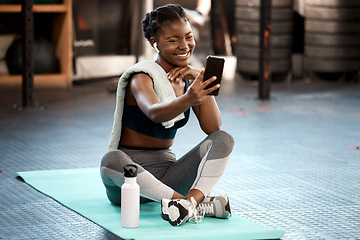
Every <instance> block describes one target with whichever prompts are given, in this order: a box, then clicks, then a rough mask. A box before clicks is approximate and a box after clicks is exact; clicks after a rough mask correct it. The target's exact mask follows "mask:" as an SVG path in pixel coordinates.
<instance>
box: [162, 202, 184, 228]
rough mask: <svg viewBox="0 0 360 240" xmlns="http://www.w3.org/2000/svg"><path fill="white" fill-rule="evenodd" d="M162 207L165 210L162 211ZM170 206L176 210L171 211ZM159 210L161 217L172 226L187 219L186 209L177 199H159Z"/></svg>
mask: <svg viewBox="0 0 360 240" xmlns="http://www.w3.org/2000/svg"><path fill="white" fill-rule="evenodd" d="M164 208H166V209H167V211H164ZM171 208H175V209H177V210H178V211H171ZM169 209H170V211H169ZM161 211H162V214H161V216H162V218H163V219H164V220H165V221H168V222H169V223H170V224H171V225H172V226H174V227H176V226H179V225H181V224H182V223H184V222H186V221H187V216H188V210H187V209H186V208H184V207H183V206H182V205H181V204H180V203H178V202H177V201H173V200H167V199H163V200H161Z"/></svg>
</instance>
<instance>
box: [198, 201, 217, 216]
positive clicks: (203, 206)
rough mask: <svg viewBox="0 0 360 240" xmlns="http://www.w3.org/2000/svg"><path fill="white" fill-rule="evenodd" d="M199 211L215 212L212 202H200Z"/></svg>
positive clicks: (205, 212)
mask: <svg viewBox="0 0 360 240" xmlns="http://www.w3.org/2000/svg"><path fill="white" fill-rule="evenodd" d="M198 209H199V210H200V211H203V212H204V215H205V214H215V209H214V204H211V203H200V204H199V206H198Z"/></svg>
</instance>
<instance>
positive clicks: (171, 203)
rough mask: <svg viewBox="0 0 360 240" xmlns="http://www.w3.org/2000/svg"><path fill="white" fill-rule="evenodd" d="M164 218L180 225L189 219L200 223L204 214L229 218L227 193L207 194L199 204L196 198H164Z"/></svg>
mask: <svg viewBox="0 0 360 240" xmlns="http://www.w3.org/2000/svg"><path fill="white" fill-rule="evenodd" d="M161 211H162V218H163V219H164V220H166V221H168V222H169V223H170V224H171V225H173V226H179V225H181V224H183V223H185V222H187V221H189V222H195V223H200V222H201V221H202V219H203V217H204V216H206V217H217V218H229V217H231V209H230V203H229V198H228V196H227V195H225V194H223V195H219V196H207V197H205V198H204V200H203V201H202V202H201V203H200V204H199V205H198V206H197V204H196V201H195V199H194V198H193V197H192V198H191V201H188V200H186V199H173V200H171V199H162V200H161Z"/></svg>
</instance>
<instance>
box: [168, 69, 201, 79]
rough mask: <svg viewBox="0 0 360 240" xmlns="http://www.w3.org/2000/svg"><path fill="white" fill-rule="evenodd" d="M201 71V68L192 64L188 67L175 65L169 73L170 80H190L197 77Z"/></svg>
mask: <svg viewBox="0 0 360 240" xmlns="http://www.w3.org/2000/svg"><path fill="white" fill-rule="evenodd" d="M199 73H200V69H197V68H194V67H192V66H190V65H188V66H186V67H175V68H173V69H171V70H170V72H168V73H167V76H168V78H169V80H170V81H179V80H181V79H183V78H187V79H190V80H193V79H195V78H196V77H197V76H198V75H199Z"/></svg>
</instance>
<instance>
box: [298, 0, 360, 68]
mask: <svg viewBox="0 0 360 240" xmlns="http://www.w3.org/2000/svg"><path fill="white" fill-rule="evenodd" d="M304 60H305V61H304V66H305V71H307V72H308V73H321V74H322V73H325V74H327V75H329V74H334V73H337V74H338V73H348V72H355V73H356V72H358V71H359V69H360V1H359V0H306V8H305V58H304Z"/></svg>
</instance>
